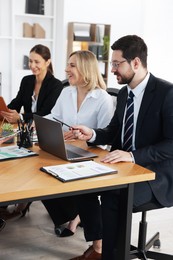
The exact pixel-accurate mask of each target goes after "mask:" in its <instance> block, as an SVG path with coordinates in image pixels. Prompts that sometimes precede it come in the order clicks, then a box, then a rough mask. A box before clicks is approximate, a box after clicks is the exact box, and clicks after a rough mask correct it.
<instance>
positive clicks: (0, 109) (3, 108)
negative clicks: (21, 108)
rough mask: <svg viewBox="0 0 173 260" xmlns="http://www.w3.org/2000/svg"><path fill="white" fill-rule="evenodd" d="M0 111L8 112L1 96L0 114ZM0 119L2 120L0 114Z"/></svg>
mask: <svg viewBox="0 0 173 260" xmlns="http://www.w3.org/2000/svg"><path fill="white" fill-rule="evenodd" d="M1 111H5V112H9V109H8V107H7V105H6V103H5V101H4V99H3V97H2V96H0V112H1ZM2 119H3V116H2V115H1V114H0V120H2Z"/></svg>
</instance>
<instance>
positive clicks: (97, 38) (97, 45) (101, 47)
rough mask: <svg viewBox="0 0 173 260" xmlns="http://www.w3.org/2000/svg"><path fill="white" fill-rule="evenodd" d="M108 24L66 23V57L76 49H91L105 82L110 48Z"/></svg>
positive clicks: (109, 28) (109, 27)
mask: <svg viewBox="0 0 173 260" xmlns="http://www.w3.org/2000/svg"><path fill="white" fill-rule="evenodd" d="M110 30H111V26H110V25H109V24H94V23H81V22H70V23H69V24H68V47H67V59H68V56H69V55H70V53H71V52H73V51H76V50H90V51H92V52H93V53H94V54H95V55H96V57H97V59H98V62H99V67H100V70H101V73H102V75H103V77H104V80H105V82H106V83H107V77H108V65H109V64H108V62H109V50H110Z"/></svg>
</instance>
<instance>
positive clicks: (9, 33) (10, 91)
mask: <svg viewBox="0 0 173 260" xmlns="http://www.w3.org/2000/svg"><path fill="white" fill-rule="evenodd" d="M36 1H37V0H36ZM25 4H26V0H6V1H4V0H0V7H1V8H0V44H1V49H0V56H1V57H2V59H3V60H4V61H3V63H2V64H0V72H1V73H2V91H1V95H3V96H4V98H5V100H7V102H8V101H10V100H11V99H12V98H14V97H15V96H16V94H17V91H18V90H19V85H20V82H21V79H22V77H23V75H25V74H26V73H27V74H30V73H31V72H30V71H29V70H23V60H24V56H28V55H29V52H30V50H31V48H32V47H33V46H34V45H36V44H43V45H46V46H47V47H48V48H49V49H50V51H51V57H52V63H54V61H55V54H56V53H55V46H56V28H55V26H56V0H44V5H45V6H44V14H32V13H25ZM24 23H28V24H29V25H30V26H31V27H30V31H29V33H30V34H29V35H30V36H32V35H34V37H33V38H31V37H23V35H25V36H27V33H26V34H24V31H23V30H24ZM35 24H39V25H40V30H39V29H38V27H39V26H37V32H38V33H37V34H36V32H35V27H34V26H35ZM42 29H43V30H42ZM44 32H45V33H44ZM29 35H28V36H29ZM36 37H41V38H36ZM22 71H23V72H22ZM6 97H7V98H6ZM9 99H10V100H9Z"/></svg>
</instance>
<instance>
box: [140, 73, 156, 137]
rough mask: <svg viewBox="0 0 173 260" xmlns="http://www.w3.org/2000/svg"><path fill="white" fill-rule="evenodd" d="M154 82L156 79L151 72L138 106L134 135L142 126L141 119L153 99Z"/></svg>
mask: <svg viewBox="0 0 173 260" xmlns="http://www.w3.org/2000/svg"><path fill="white" fill-rule="evenodd" d="M155 84H156V79H155V77H154V76H153V75H152V74H151V75H150V78H149V80H148V83H147V86H146V89H145V92H144V95H143V99H142V103H141V107H140V110H139V115H138V120H137V125H136V137H137V135H138V134H139V132H140V129H141V127H142V122H143V119H144V117H145V114H146V112H147V110H148V108H149V106H150V104H151V102H152V101H153V98H154V91H155Z"/></svg>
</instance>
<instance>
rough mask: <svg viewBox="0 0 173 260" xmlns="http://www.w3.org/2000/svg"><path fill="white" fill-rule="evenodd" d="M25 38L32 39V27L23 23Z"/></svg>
mask: <svg viewBox="0 0 173 260" xmlns="http://www.w3.org/2000/svg"><path fill="white" fill-rule="evenodd" d="M23 37H29V38H32V25H30V24H29V23H23Z"/></svg>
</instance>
